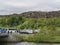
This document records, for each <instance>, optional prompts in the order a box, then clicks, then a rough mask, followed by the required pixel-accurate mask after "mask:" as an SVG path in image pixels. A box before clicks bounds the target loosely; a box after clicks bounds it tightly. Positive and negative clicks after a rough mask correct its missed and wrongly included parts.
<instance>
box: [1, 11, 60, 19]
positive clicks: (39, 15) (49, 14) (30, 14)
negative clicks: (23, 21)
mask: <svg viewBox="0 0 60 45" xmlns="http://www.w3.org/2000/svg"><path fill="white" fill-rule="evenodd" d="M5 16H25V17H27V18H53V17H59V16H60V11H51V12H41V11H29V12H24V13H21V14H10V15H3V17H5ZM0 17H2V15H1V16H0Z"/></svg>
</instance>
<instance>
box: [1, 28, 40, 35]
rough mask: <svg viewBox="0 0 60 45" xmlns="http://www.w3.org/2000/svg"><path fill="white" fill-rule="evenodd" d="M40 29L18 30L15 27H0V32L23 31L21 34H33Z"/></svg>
mask: <svg viewBox="0 0 60 45" xmlns="http://www.w3.org/2000/svg"><path fill="white" fill-rule="evenodd" d="M38 32H40V30H31V29H22V30H17V29H15V28H0V33H21V34H32V33H38Z"/></svg>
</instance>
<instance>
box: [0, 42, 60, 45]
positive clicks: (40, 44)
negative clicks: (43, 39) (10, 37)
mask: <svg viewBox="0 0 60 45" xmlns="http://www.w3.org/2000/svg"><path fill="white" fill-rule="evenodd" d="M0 45H60V44H48V43H47V44H46V43H31V42H20V43H0Z"/></svg>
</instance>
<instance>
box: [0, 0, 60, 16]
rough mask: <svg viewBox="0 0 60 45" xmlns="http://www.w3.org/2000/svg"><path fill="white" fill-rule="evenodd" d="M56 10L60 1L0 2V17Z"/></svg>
mask: <svg viewBox="0 0 60 45" xmlns="http://www.w3.org/2000/svg"><path fill="white" fill-rule="evenodd" d="M56 10H60V0H0V15H1V14H11V13H22V12H26V11H56Z"/></svg>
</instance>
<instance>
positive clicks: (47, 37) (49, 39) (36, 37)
mask: <svg viewBox="0 0 60 45" xmlns="http://www.w3.org/2000/svg"><path fill="white" fill-rule="evenodd" d="M13 36H15V37H17V38H19V39H20V40H21V42H23V41H25V42H35V43H60V36H56V35H52V34H49V33H48V34H47V33H37V34H31V35H27V36H22V35H13Z"/></svg>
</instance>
